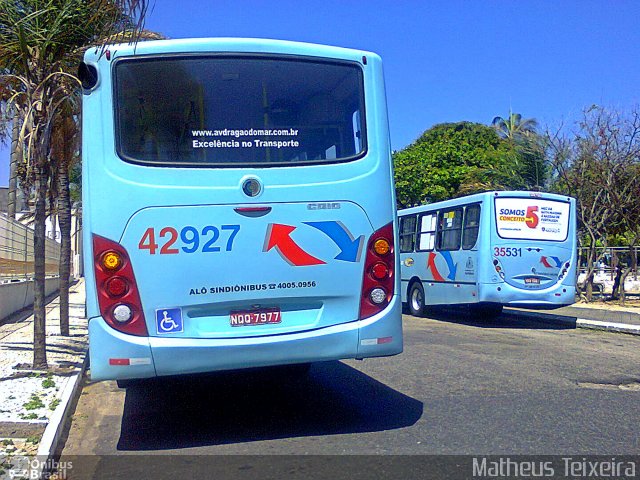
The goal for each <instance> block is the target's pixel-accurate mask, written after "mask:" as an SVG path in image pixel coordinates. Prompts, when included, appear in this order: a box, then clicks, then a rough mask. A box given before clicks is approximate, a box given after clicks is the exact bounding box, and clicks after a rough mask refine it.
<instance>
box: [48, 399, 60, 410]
mask: <svg viewBox="0 0 640 480" xmlns="http://www.w3.org/2000/svg"><path fill="white" fill-rule="evenodd" d="M58 405H60V399H59V398H54V399H53V400H51V403H50V404H49V410H52V411H53V410H55V409H56V407H57V406H58Z"/></svg>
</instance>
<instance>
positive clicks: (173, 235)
mask: <svg viewBox="0 0 640 480" xmlns="http://www.w3.org/2000/svg"><path fill="white" fill-rule="evenodd" d="M221 231H222V232H223V233H226V232H229V234H228V236H227V237H226V244H225V250H224V251H225V252H230V251H231V250H232V249H233V241H234V240H235V238H236V235H237V234H238V232H239V231H240V225H222V226H221V227H220V228H218V227H214V226H213V225H207V226H205V227H203V228H202V230H200V231H198V229H196V228H195V227H191V226H186V227H184V228H182V230H180V235H179V236H180V241H178V231H177V230H176V229H175V228H173V227H164V228H162V229H160V232H159V237H160V238H162V239H164V243H163V245H162V246H160V245H158V243H156V233H155V229H154V228H153V227H149V228H147V229H146V230H145V231H144V233H143V234H142V238H140V242H138V249H139V250H148V251H149V253H150V254H151V255H155V254H156V252H157V250H158V248H160V255H171V254H173V255H175V254H178V253H180V251H181V250H182V251H183V252H184V253H195V252H198V251H201V252H203V253H211V252H219V251H221V248H222V247H221V246H220V245H218V241H219V240H220V236H221V233H220V232H221ZM223 243H224V240H223ZM176 244H177V246H179V247H180V248H177V247H176V246H174V245H176ZM201 245H202V249H200V246H201Z"/></svg>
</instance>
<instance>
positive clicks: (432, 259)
mask: <svg viewBox="0 0 640 480" xmlns="http://www.w3.org/2000/svg"><path fill="white" fill-rule="evenodd" d="M440 253H441V254H442V257H443V258H444V261H445V262H447V267H448V268H449V274H448V275H447V278H448V279H449V280H451V281H454V280H455V279H456V272H457V271H458V264H457V263H454V262H453V257H452V256H451V252H447V251H444V252H440ZM436 256H437V253H435V252H431V253H429V258H428V259H427V270H431V274H432V275H433V279H434V280H435V281H436V282H444V281H445V279H444V277H443V276H442V275H441V274H440V272H439V271H438V267H437V266H436Z"/></svg>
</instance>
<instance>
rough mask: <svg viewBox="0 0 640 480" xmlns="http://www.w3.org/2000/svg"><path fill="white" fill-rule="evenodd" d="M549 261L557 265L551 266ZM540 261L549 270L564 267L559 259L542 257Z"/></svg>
mask: <svg viewBox="0 0 640 480" xmlns="http://www.w3.org/2000/svg"><path fill="white" fill-rule="evenodd" d="M549 260H552V261H553V263H554V264H555V265H551V263H549ZM540 261H541V262H542V264H543V265H544V266H545V267H547V268H554V267H555V268H560V267H561V266H562V261H561V260H560V259H559V258H558V257H545V256H542V257H540Z"/></svg>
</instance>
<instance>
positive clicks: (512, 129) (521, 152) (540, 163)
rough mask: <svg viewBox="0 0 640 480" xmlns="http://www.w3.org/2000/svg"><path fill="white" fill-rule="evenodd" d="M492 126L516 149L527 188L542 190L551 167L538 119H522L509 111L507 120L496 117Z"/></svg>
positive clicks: (519, 169)
mask: <svg viewBox="0 0 640 480" xmlns="http://www.w3.org/2000/svg"><path fill="white" fill-rule="evenodd" d="M491 125H492V127H493V128H494V129H495V130H496V131H497V132H498V135H500V136H501V137H502V138H504V139H505V140H506V141H508V142H509V143H510V144H511V146H512V148H513V149H514V151H515V153H516V155H517V159H518V163H519V166H518V173H519V175H520V177H522V180H523V182H524V184H525V185H526V188H529V189H533V190H540V189H541V188H542V186H543V185H544V184H545V182H546V180H547V178H548V176H549V167H548V165H547V164H546V163H545V153H544V146H543V142H542V139H541V137H540V135H538V133H537V129H538V122H537V121H536V119H535V118H522V115H520V114H519V113H513V112H512V111H511V110H509V116H508V117H507V118H503V117H494V119H493V121H492V122H491Z"/></svg>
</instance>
